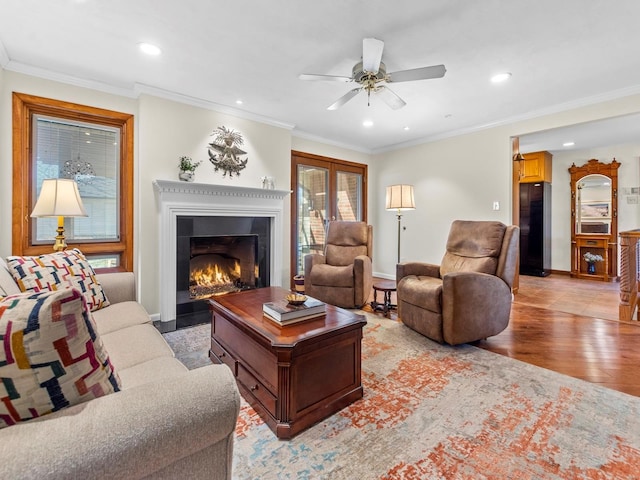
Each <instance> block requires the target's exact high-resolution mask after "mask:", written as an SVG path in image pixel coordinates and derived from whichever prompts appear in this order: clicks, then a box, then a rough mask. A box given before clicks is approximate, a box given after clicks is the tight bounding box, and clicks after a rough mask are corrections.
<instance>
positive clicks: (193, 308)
mask: <svg viewBox="0 0 640 480" xmlns="http://www.w3.org/2000/svg"><path fill="white" fill-rule="evenodd" d="M177 221H178V225H177V227H178V228H177V232H178V238H177V256H176V258H177V260H176V261H177V268H176V286H177V292H176V293H177V295H176V328H184V327H188V326H191V325H197V324H201V323H207V322H209V321H210V320H211V318H210V314H209V306H208V300H209V298H211V297H213V296H216V295H225V294H227V293H231V292H238V291H242V290H248V289H252V288H260V287H266V286H269V278H270V271H269V266H270V258H269V257H270V253H269V252H270V225H271V220H270V218H267V217H210V216H209V217H197V216H180V217H178V219H177Z"/></svg>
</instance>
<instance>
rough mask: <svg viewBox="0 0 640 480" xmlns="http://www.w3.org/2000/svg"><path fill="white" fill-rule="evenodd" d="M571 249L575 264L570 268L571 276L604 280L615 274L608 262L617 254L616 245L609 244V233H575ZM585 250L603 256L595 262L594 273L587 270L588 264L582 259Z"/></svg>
mask: <svg viewBox="0 0 640 480" xmlns="http://www.w3.org/2000/svg"><path fill="white" fill-rule="evenodd" d="M572 250H574V251H575V254H574V255H573V261H574V262H576V265H573V266H572V268H571V271H572V273H573V275H572V276H574V277H578V278H589V279H591V280H603V281H605V282H608V281H610V280H612V278H611V277H612V276H617V273H614V272H612V269H611V265H610V264H611V263H612V259H613V256H614V255H617V251H618V250H617V245H609V235H605V236H600V235H577V236H576V243H575V245H573V249H572ZM587 252H589V253H592V254H594V255H600V256H601V257H602V258H603V261H602V262H596V263H595V267H596V271H595V273H589V272H588V265H587V262H586V261H585V259H584V255H585V253H587ZM614 263H615V262H614Z"/></svg>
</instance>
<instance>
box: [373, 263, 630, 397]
mask: <svg viewBox="0 0 640 480" xmlns="http://www.w3.org/2000/svg"><path fill="white" fill-rule="evenodd" d="M618 288H619V284H618V283H605V282H595V281H592V280H582V279H573V278H571V277H569V276H568V275H562V274H552V275H549V276H548V277H544V278H540V277H529V276H524V275H523V276H521V277H520V290H519V293H518V294H517V295H516V296H515V299H514V303H513V306H512V309H511V320H510V322H509V327H507V329H506V330H505V331H503V332H502V333H500V334H499V335H496V336H495V337H490V338H488V339H487V340H483V341H480V342H475V343H474V345H475V346H477V347H479V348H483V349H485V350H489V351H492V352H495V353H498V354H500V355H505V356H507V357H510V358H516V359H518V360H521V361H524V362H527V363H530V364H533V365H537V366H540V367H543V368H547V369H549V370H554V371H556V372H559V373H563V374H565V375H570V376H572V377H576V378H580V379H583V380H586V381H588V382H592V383H597V384H600V385H602V386H604V387H607V388H611V389H614V390H618V391H620V392H624V393H628V394H630V395H635V396H640V322H637V321H632V322H621V321H618V320H617V318H618V302H619V296H618V291H619V290H618ZM392 301H393V302H395V297H392ZM367 308H368V309H369V310H370V307H367ZM380 315H382V314H380ZM391 319H396V320H397V315H396V313H395V312H394V313H393V314H392V315H391Z"/></svg>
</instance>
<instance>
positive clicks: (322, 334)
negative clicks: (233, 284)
mask: <svg viewBox="0 0 640 480" xmlns="http://www.w3.org/2000/svg"><path fill="white" fill-rule="evenodd" d="M287 293H290V292H288V291H287V290H284V289H282V288H279V287H267V288H257V289H255V290H246V291H243V292H239V293H230V294H227V295H221V296H218V297H213V298H212V299H211V300H209V307H210V310H211V350H210V351H209V357H210V358H211V360H212V361H214V362H216V363H224V364H226V365H227V366H229V368H231V370H232V371H233V373H234V375H235V377H236V381H237V384H238V388H239V390H240V393H241V394H242V396H243V397H244V399H245V400H246V401H247V402H248V403H249V404H250V405H251V406H252V407H253V409H254V410H255V411H256V412H257V413H258V414H259V415H260V416H261V417H262V419H263V420H264V421H265V423H266V424H267V425H268V426H269V427H270V428H271V430H273V431H274V433H275V434H276V436H277V437H278V438H285V439H286V438H291V437H292V436H294V435H295V434H297V433H298V432H300V431H302V430H304V429H305V428H307V427H309V426H311V425H313V424H314V423H316V422H318V421H320V420H322V419H324V418H326V417H328V416H329V415H332V414H333V413H335V412H337V411H339V410H341V409H342V408H344V407H346V406H347V405H349V404H351V403H352V402H354V401H355V400H358V399H360V398H362V394H363V390H362V383H361V363H360V362H361V341H362V328H363V327H364V325H366V323H367V321H366V320H365V317H364V316H363V315H358V314H355V313H352V312H350V311H348V310H343V309H341V308H338V307H334V306H333V305H327V309H326V314H325V315H321V316H320V317H318V318H317V319H316V318H313V319H309V320H305V321H302V322H299V323H294V324H290V325H287V326H280V325H277V324H275V323H274V322H273V321H272V320H269V319H268V318H265V317H264V315H263V313H262V304H263V303H265V302H272V301H276V300H280V299H282V298H284V297H285V296H286V295H287Z"/></svg>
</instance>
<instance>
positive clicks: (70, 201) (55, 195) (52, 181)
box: [31, 178, 88, 251]
mask: <svg viewBox="0 0 640 480" xmlns="http://www.w3.org/2000/svg"><path fill="white" fill-rule="evenodd" d="M31 216H32V217H35V218H37V217H58V236H56V241H55V243H54V245H53V249H54V250H56V251H60V250H64V249H65V248H66V247H67V244H66V242H65V239H64V217H88V215H87V212H86V211H85V209H84V206H83V205H82V199H81V198H80V192H79V191H78V184H77V183H76V182H75V180H70V179H66V178H48V179H46V180H43V181H42V187H41V188H40V195H39V196H38V201H37V202H36V205H35V207H33V211H32V212H31Z"/></svg>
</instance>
